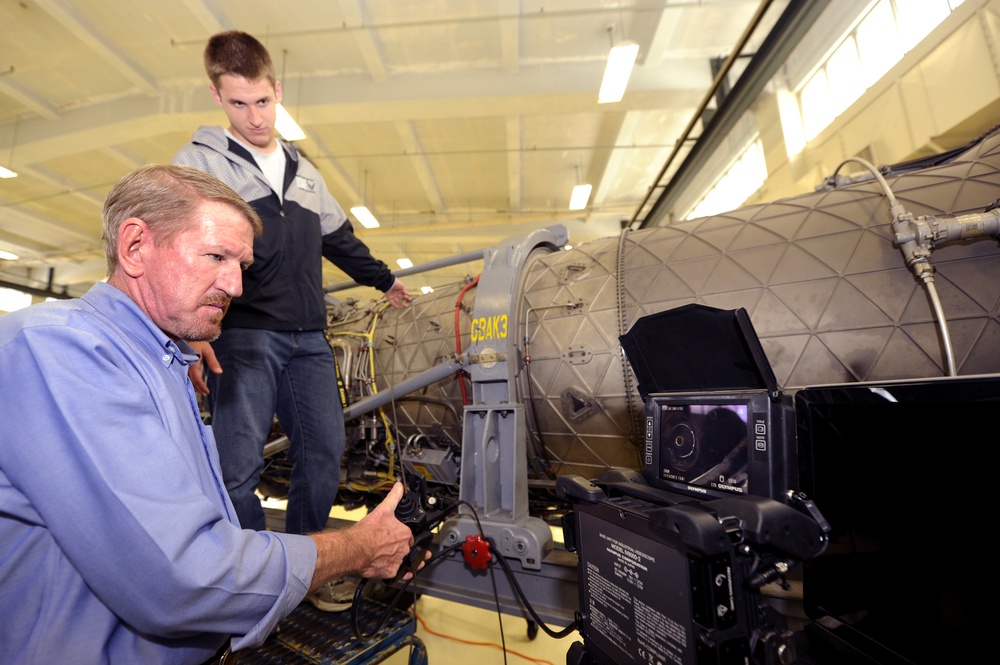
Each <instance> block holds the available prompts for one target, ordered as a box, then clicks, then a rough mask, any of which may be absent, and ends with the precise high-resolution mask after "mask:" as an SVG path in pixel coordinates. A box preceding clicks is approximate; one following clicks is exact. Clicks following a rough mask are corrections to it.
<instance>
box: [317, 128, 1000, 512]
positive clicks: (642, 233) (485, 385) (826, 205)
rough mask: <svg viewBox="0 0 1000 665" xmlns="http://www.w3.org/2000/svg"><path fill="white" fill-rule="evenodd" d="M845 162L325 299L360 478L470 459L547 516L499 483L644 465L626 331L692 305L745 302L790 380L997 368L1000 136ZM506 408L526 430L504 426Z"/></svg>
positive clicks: (435, 471) (373, 481) (447, 471)
mask: <svg viewBox="0 0 1000 665" xmlns="http://www.w3.org/2000/svg"><path fill="white" fill-rule="evenodd" d="M849 165H854V166H858V170H857V171H855V172H854V173H853V174H852V175H840V174H838V173H836V172H835V173H834V174H833V175H832V176H831V177H830V178H828V179H827V181H826V182H824V183H823V184H822V185H821V186H819V187H817V188H816V190H815V191H813V192H811V193H807V194H803V195H800V196H796V197H792V198H787V199H782V200H778V201H775V202H772V203H766V204H760V205H750V206H746V207H744V208H740V209H738V210H734V211H732V212H728V213H725V214H720V215H715V216H712V217H706V218H700V219H694V220H689V221H683V222H678V223H675V224H672V225H669V226H660V227H655V228H648V229H642V230H628V229H626V230H624V231H623V232H622V233H621V234H620V235H619V236H617V237H609V238H605V239H601V240H597V241H594V242H590V243H587V244H584V245H582V246H575V247H573V249H569V250H564V249H562V246H563V245H564V244H565V242H566V240H567V239H566V237H565V231H564V230H563V229H562V228H561V227H559V226H554V227H551V228H547V229H539V230H536V231H533V232H532V233H530V234H528V235H527V236H525V237H520V238H511V239H508V240H505V241H504V242H502V243H500V244H499V245H497V246H496V247H494V248H489V249H487V250H485V251H484V252H483V263H482V265H481V266H480V265H479V264H470V275H469V277H468V278H467V280H466V281H465V282H463V283H459V284H455V285H453V286H451V287H450V288H442V289H438V290H436V291H434V292H433V293H432V294H429V295H422V296H418V297H416V298H415V299H414V302H413V304H412V306H411V307H410V308H408V309H404V310H394V309H391V308H388V307H387V305H386V303H385V302H384V301H381V302H368V303H357V302H347V303H344V302H338V303H336V304H332V305H331V306H330V309H329V312H330V326H329V338H330V340H331V343H332V344H333V346H334V348H335V350H336V355H337V358H338V361H339V363H340V367H341V371H342V374H343V380H344V387H345V395H346V396H347V400H346V401H347V402H349V403H351V404H352V406H351V407H349V409H348V417H349V420H350V419H351V418H356V420H353V421H351V422H353V423H354V425H355V428H354V432H355V448H354V449H353V451H351V450H349V458H348V459H347V461H346V464H347V466H348V474H347V475H348V487H349V488H354V489H359V490H367V489H371V488H373V487H377V486H378V485H379V483H384V482H386V481H388V479H390V478H391V477H392V476H393V474H392V471H393V469H394V468H395V467H394V465H398V464H400V463H401V464H402V466H403V468H405V469H406V470H407V471H409V472H410V473H411V474H412V477H414V478H418V479H420V481H421V482H426V483H428V484H430V485H433V486H436V487H437V488H438V489H439V490H441V491H446V490H447V488H451V489H452V490H454V489H455V488H457V487H458V485H459V481H460V480H461V481H462V482H463V483H466V482H472V481H470V480H469V479H468V478H467V477H465V476H466V475H468V474H469V473H470V472H472V473H475V474H476V475H477V478H476V480H475V481H474V484H475V487H473V488H471V489H469V491H470V492H472V493H473V494H474V495H475V496H476V497H477V498H478V499H480V500H482V501H484V502H485V503H486V504H487V505H489V504H491V503H495V504H496V509H497V510H499V511H500V512H501V513H503V514H505V515H509V516H513V517H514V518H515V519H516V518H518V517H519V516H520V515H521V514H522V513H523V512H525V511H528V512H531V513H533V514H539V513H541V512H543V511H544V504H545V501H546V498H545V496H544V492H543V493H542V499H541V501H540V502H539V503H538V505H532V506H531V507H530V510H529V509H528V507H526V506H522V505H514V503H515V502H514V500H512V499H510V498H509V497H504V496H502V495H501V493H502V492H503V491H507V490H501V489H500V487H501V486H507V485H509V486H510V491H511V492H514V491H515V490H514V485H515V484H518V485H519V484H522V483H524V482H528V483H529V484H530V485H531V486H532V487H533V488H544V487H547V486H549V484H551V483H554V480H555V479H556V478H557V477H559V476H562V475H569V474H574V475H580V476H583V477H587V478H594V477H598V476H600V475H601V473H603V472H604V471H605V470H607V469H611V468H633V469H634V468H637V467H638V465H639V459H638V454H637V442H638V441H640V440H641V420H640V419H641V415H642V411H643V406H642V401H641V399H640V396H639V393H638V391H637V387H636V379H635V377H634V376H633V374H632V370H631V368H630V367H629V364H628V362H627V361H626V359H625V358H624V356H623V354H622V349H621V346H620V345H619V336H621V335H622V334H624V333H625V332H626V331H628V330H629V328H630V327H631V326H632V324H633V323H634V322H635V321H636V320H637V319H639V318H640V317H643V316H645V315H648V314H652V313H655V312H659V311H663V310H667V309H671V308H674V307H678V306H681V305H685V304H688V303H702V304H705V305H709V306H713V307H718V308H723V309H735V308H745V309H746V310H747V312H748V313H749V315H750V318H751V319H752V321H753V325H754V327H755V328H756V331H757V333H758V335H759V337H760V341H761V344H762V346H763V348H764V350H765V351H766V354H767V357H768V359H769V361H770V363H771V365H772V367H773V369H774V373H775V375H776V376H777V379H778V382H779V384H780V385H781V386H783V387H785V388H786V389H788V388H794V387H802V386H807V385H817V384H824V383H843V382H854V381H874V380H889V379H907V378H921V377H934V376H941V375H944V374H982V373H991V372H998V371H1000V352H998V344H1000V326H998V314H1000V289H998V288H997V286H996V282H995V276H996V275H997V274H1000V249H998V247H997V242H996V237H995V236H996V232H997V221H996V217H995V214H996V212H995V211H994V210H993V208H994V206H995V205H996V204H997V201H998V198H1000V133H996V132H994V133H990V134H987V135H986V136H984V137H982V138H981V139H979V140H977V141H975V142H973V144H971V145H970V146H968V147H967V148H966V149H965V150H963V151H956V153H955V154H949V155H945V156H941V157H939V158H933V159H929V160H925V161H923V162H918V163H917V162H915V163H910V164H902V165H897V166H894V167H882V168H881V169H875V168H874V167H872V166H871V165H870V164H867V163H865V162H864V161H863V160H853V161H852V160H848V161H846V162H845V163H844V164H842V165H841V167H838V171H840V170H846V168H847V166H849ZM932 252H933V254H932ZM670 343H671V341H670V340H669V339H664V340H663V344H670ZM379 396H381V399H378V397H379ZM373 399H376V400H377V401H372V400H373ZM365 402H367V404H368V406H364V403H365ZM375 404H378V407H377V408H373V405H375ZM480 408H487V409H489V410H490V411H489V413H485V414H484V413H478V414H477V415H474V416H471V420H470V416H468V415H467V414H468V412H469V411H470V410H472V411H475V410H476V409H480ZM352 409H354V410H352ZM496 414H501V415H499V416H498V418H497V419H496V423H497V424H498V425H491V424H486V425H484V427H485V429H484V430H483V432H480V433H478V434H476V435H474V436H471V437H470V433H469V432H467V431H465V430H467V428H468V426H469V425H470V424H474V423H478V422H480V421H483V422H485V420H486V419H489V418H490V417H491V416H492V415H496ZM508 416H509V422H511V423H514V421H516V423H514V424H513V425H512V427H513V429H511V430H510V431H509V432H505V431H502V427H501V428H500V429H497V427H499V426H500V425H503V424H504V423H505V422H508V421H507V420H506V419H507V418H508ZM463 437H465V440H464V443H465V445H463ZM477 437H479V438H481V439H482V440H478V439H477ZM509 437H513V438H515V439H523V446H524V455H523V459H517V460H514V461H512V462H510V465H512V468H509V469H504V470H503V471H498V472H493V471H490V470H489V469H488V468H487V469H483V468H482V460H480V461H478V462H477V461H475V460H469V459H464V460H463V455H464V456H465V457H466V458H468V457H469V456H473V457H476V458H477V459H478V458H479V457H480V456H482V457H484V458H485V459H486V460H489V459H490V458H491V456H492V457H496V456H498V455H500V452H499V451H497V450H495V449H494V448H493V447H492V446H494V445H497V444H496V442H497V441H504V443H503V445H502V446H501V449H502V450H503V451H505V452H504V454H507V453H506V446H507V443H506V440H507V439H508V438H509ZM470 440H473V441H476V443H475V446H477V447H474V448H470V447H469V443H470ZM518 445H520V443H519V444H518ZM349 447H350V446H349ZM463 449H464V450H463ZM518 455H519V456H520V453H518ZM522 468H523V473H522ZM497 473H499V474H500V475H496V474H497ZM482 474H485V476H483V475H482ZM491 474H493V475H491ZM525 479H528V480H525ZM491 495H495V496H494V497H493V499H494V500H491V499H490V496H491ZM470 496H472V495H470ZM532 496H533V497H535V496H537V494H534V493H533V494H532ZM533 500H534V499H533Z"/></svg>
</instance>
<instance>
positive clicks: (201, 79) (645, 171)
mask: <svg viewBox="0 0 1000 665" xmlns="http://www.w3.org/2000/svg"><path fill="white" fill-rule="evenodd" d="M788 6H789V2H787V1H784V2H780V1H779V2H767V1H766V0H765V1H764V2H760V1H758V0H689V1H684V0H659V1H649V2H641V1H629V0H544V1H543V0H288V1H286V2H280V3H279V2H268V1H267V0H182V1H178V2H163V1H162V0H130V1H129V2H120V1H109V0H73V1H72V2H70V1H69V0H5V1H4V2H3V3H0V35H2V39H0V166H5V167H7V168H9V169H12V170H13V171H15V172H17V173H18V174H19V175H18V177H16V178H12V179H4V180H0V250H3V251H6V252H11V253H14V254H16V255H17V256H18V257H19V258H18V259H16V260H13V261H0V283H5V284H7V285H11V284H17V285H24V286H26V287H29V288H31V289H33V290H35V291H37V292H38V293H47V292H55V293H60V294H61V293H65V294H68V295H79V294H80V293H82V292H83V291H85V290H86V289H87V288H89V286H90V285H91V284H92V283H93V282H94V281H96V280H99V279H101V278H102V277H103V276H104V259H103V251H102V248H101V240H100V209H101V204H102V202H103V199H104V196H105V194H106V193H107V191H108V190H109V189H110V187H111V186H112V185H113V184H114V183H115V182H116V181H117V180H118V179H119V178H120V177H121V176H122V175H124V174H125V173H126V172H128V171H130V170H131V169H133V168H136V167H138V166H140V165H142V164H145V163H165V162H169V161H170V159H171V157H172V156H173V154H174V152H175V151H176V150H177V149H178V148H179V147H180V146H181V145H183V144H184V143H185V142H187V141H188V140H189V139H190V137H191V134H192V133H193V132H194V130H195V129H196V128H197V127H199V126H201V125H218V124H224V121H225V117H224V115H223V113H222V111H221V110H220V109H219V107H218V106H216V105H215V103H214V102H213V100H212V98H211V96H210V94H209V91H208V82H207V79H206V77H205V74H204V70H203V68H202V60H201V52H202V48H203V47H204V44H205V41H206V40H207V39H208V37H209V36H210V35H212V34H214V33H215V32H218V31H222V30H228V29H239V30H244V31H247V32H250V33H251V34H254V35H255V36H257V37H258V38H259V39H260V40H261V41H262V42H264V44H265V45H266V46H267V47H268V49H269V50H270V52H271V55H272V58H273V59H274V61H275V67H276V69H277V72H278V77H279V79H281V81H282V85H283V89H284V105H285V107H286V108H287V109H288V110H289V111H290V112H291V114H292V115H293V117H294V118H295V119H296V120H297V121H298V122H299V124H300V125H301V126H302V127H303V129H304V130H305V133H306V134H307V138H306V139H305V140H303V141H301V142H299V143H298V146H299V148H300V150H302V152H303V153H304V154H306V155H307V156H308V157H309V158H310V159H311V160H313V161H314V162H315V164H316V165H317V167H318V168H319V169H320V171H321V173H322V174H323V175H324V177H325V178H326V181H327V184H328V185H329V187H330V189H331V190H332V192H333V193H334V196H336V197H337V199H338V200H339V201H340V203H341V204H342V205H343V207H344V208H345V210H346V209H348V208H350V207H351V206H354V205H357V204H359V203H365V204H367V205H368V207H369V208H370V209H372V211H373V212H374V213H375V215H376V217H378V218H379V220H380V222H381V227H380V228H378V229H372V230H369V229H363V228H361V227H360V225H359V224H356V223H355V228H356V230H357V233H358V235H359V236H360V237H361V238H362V239H363V240H364V241H365V242H366V243H367V244H368V245H369V246H370V247H371V248H372V250H373V253H374V254H375V255H376V256H378V257H379V258H381V259H382V260H384V261H385V262H386V263H388V264H390V266H392V267H393V268H395V267H396V259H397V258H399V257H404V256H405V257H407V258H409V259H410V260H411V261H412V262H413V263H414V264H421V263H425V262H428V261H434V260H438V259H441V258H444V257H449V256H454V255H460V254H467V253H470V252H473V251H475V250H479V249H482V248H484V247H489V246H492V245H494V244H496V243H497V242H498V241H500V240H501V239H503V238H505V237H507V236H510V235H515V234H521V233H526V232H527V231H529V230H531V229H534V228H537V227H540V226H546V225H549V224H553V223H562V224H564V225H566V227H567V228H568V230H569V237H570V242H571V243H572V244H580V243H583V242H586V241H588V240H592V239H595V238H599V237H605V236H609V235H615V234H617V233H618V232H619V231H620V229H621V228H622V223H623V220H626V221H627V220H629V219H632V218H633V217H634V216H635V215H636V214H637V211H638V210H639V209H640V208H641V206H642V205H643V202H644V200H647V199H648V198H649V196H648V195H649V194H650V193H651V192H652V191H653V190H654V183H655V182H656V181H657V176H658V174H659V172H660V171H661V169H662V168H663V166H664V163H665V161H666V160H667V158H668V157H670V156H671V154H672V153H678V155H677V156H678V157H683V155H684V152H685V151H686V150H688V149H689V147H688V143H689V142H690V140H692V139H693V138H697V137H696V136H694V137H689V136H688V134H686V133H685V129H686V128H690V127H691V126H692V123H693V122H694V121H696V120H697V116H698V111H699V109H700V107H701V106H702V105H703V102H705V101H706V100H707V99H710V98H713V96H712V94H711V92H712V89H713V83H714V82H715V80H714V79H715V74H714V73H713V69H712V62H713V61H715V62H716V64H718V63H720V62H722V61H724V60H727V59H728V58H729V57H730V55H731V53H732V52H733V51H734V47H735V45H737V44H739V43H740V41H741V39H744V41H745V42H746V46H745V48H743V49H742V50H741V53H747V54H750V53H753V51H754V50H755V49H756V48H758V47H759V46H760V44H761V43H763V41H764V40H765V39H766V38H767V35H768V32H769V31H770V30H771V29H772V27H773V26H774V25H775V24H776V23H778V22H779V20H780V17H781V15H782V12H784V11H785V9H786V8H787V7H788ZM751 24H755V25H756V27H755V28H754V29H753V30H752V31H749V29H748V27H749V26H750V25H751ZM626 40H631V41H635V42H637V43H638V44H639V47H640V48H639V56H638V60H637V64H636V68H635V70H634V71H633V73H632V77H631V79H630V81H629V85H628V89H627V91H626V93H625V96H624V98H623V99H622V101H621V102H619V103H613V104H598V101H597V92H598V88H599V86H600V82H601V77H602V74H603V71H604V67H605V63H606V60H607V56H608V51H609V49H610V47H611V46H612V44H614V43H619V42H622V41H626ZM742 60H743V59H742V58H740V61H741V62H742ZM732 62H733V63H736V59H735V58H733V60H732ZM740 66H745V65H739V64H736V66H734V68H733V70H732V72H731V74H730V77H729V78H730V79H732V80H735V77H736V76H738V73H739V67H740ZM710 106H711V105H710ZM709 110H711V109H709ZM694 126H695V128H696V130H700V129H701V128H700V127H699V126H697V124H695V125H694ZM696 133H697V131H696V132H695V134H696ZM682 139H684V140H683V141H682ZM679 142H680V143H679ZM678 146H679V147H678ZM581 183H589V184H591V185H592V186H593V193H592V195H591V198H590V202H589V205H588V207H587V208H586V209H585V210H581V211H570V210H569V209H568V203H569V196H570V192H571V190H572V188H573V186H574V185H576V184H581ZM479 269H480V266H477V265H475V264H462V265H457V266H453V267H449V268H446V269H441V270H438V271H436V272H434V273H428V274H424V275H420V276H411V277H408V278H407V279H406V281H407V284H408V286H409V287H410V288H411V290H413V289H416V288H419V287H420V286H422V285H425V284H426V285H430V286H440V285H443V284H447V283H452V282H455V281H457V280H459V279H461V278H462V277H463V276H465V275H469V274H473V275H474V274H476V272H478V270H479ZM325 279H326V280H327V283H328V284H332V283H337V282H341V281H343V280H344V279H346V278H345V276H344V275H343V273H340V272H339V271H338V270H336V269H335V268H333V267H332V266H328V268H327V273H326V275H325ZM346 295H356V296H357V297H375V296H377V295H378V294H377V293H375V292H373V291H371V290H365V289H360V290H352V291H349V292H346Z"/></svg>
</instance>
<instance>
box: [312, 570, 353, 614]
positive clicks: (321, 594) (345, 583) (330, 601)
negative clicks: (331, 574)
mask: <svg viewBox="0 0 1000 665" xmlns="http://www.w3.org/2000/svg"><path fill="white" fill-rule="evenodd" d="M360 583H361V578H360V577H358V576H357V575H347V576H345V577H341V578H338V579H335V580H331V581H329V582H327V583H326V584H324V585H323V586H321V587H320V588H318V589H316V591H314V592H312V593H310V594H309V595H307V596H306V597H305V600H306V601H308V602H309V603H311V604H312V605H313V606H314V607H315V608H316V609H318V610H322V611H323V612H343V611H344V610H349V609H351V605H352V604H353V603H354V592H355V591H356V590H357V588H358V584H360Z"/></svg>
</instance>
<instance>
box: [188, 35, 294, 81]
mask: <svg viewBox="0 0 1000 665" xmlns="http://www.w3.org/2000/svg"><path fill="white" fill-rule="evenodd" d="M204 57H205V73H206V74H208V79H209V80H210V81H211V82H212V85H214V86H215V87H216V89H218V88H219V77H221V76H222V75H223V74H228V75H230V76H239V77H242V78H245V79H246V80H248V81H259V80H260V79H262V78H265V77H266V78H267V80H268V82H269V83H270V84H271V87H274V84H275V81H277V78H276V77H275V75H274V64H273V63H272V62H271V54H269V53H268V52H267V49H266V48H264V45H263V44H261V43H260V42H259V41H257V39H256V38H255V37H253V36H252V35H248V34H247V33H245V32H240V31H238V30H230V31H228V32H220V33H219V34H217V35H213V36H212V37H211V38H209V40H208V44H206V45H205V54H204Z"/></svg>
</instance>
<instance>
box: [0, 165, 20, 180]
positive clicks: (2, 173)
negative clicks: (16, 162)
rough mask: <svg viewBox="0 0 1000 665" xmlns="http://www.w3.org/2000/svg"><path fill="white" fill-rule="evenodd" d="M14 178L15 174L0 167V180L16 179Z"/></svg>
mask: <svg viewBox="0 0 1000 665" xmlns="http://www.w3.org/2000/svg"><path fill="white" fill-rule="evenodd" d="M16 177H17V174H16V173H14V172H13V171H11V170H10V169H5V168H4V167H2V166H0V178H16Z"/></svg>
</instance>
